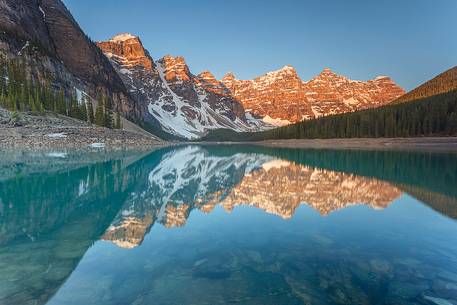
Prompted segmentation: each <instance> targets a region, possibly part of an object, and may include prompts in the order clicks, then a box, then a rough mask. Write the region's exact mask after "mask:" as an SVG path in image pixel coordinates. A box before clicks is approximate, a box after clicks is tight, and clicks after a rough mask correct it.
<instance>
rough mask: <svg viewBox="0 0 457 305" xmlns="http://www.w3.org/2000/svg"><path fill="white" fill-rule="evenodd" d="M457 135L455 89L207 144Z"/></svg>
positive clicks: (223, 134)
mask: <svg viewBox="0 0 457 305" xmlns="http://www.w3.org/2000/svg"><path fill="white" fill-rule="evenodd" d="M451 135H454V136H455V135H457V90H453V91H450V92H447V93H442V94H439V95H434V96H430V97H427V98H423V99H419V100H416V101H413V102H408V103H398V104H391V105H387V106H384V107H379V108H376V109H369V110H364V111H357V112H352V113H346V114H340V115H334V116H327V117H322V118H318V119H315V120H309V121H303V122H300V123H297V124H294V125H289V126H285V127H281V128H277V129H273V130H269V131H265V132H259V133H251V134H249V133H243V134H236V133H230V132H228V131H226V130H219V131H217V132H214V133H210V134H208V135H207V136H206V137H205V138H204V140H206V141H242V140H244V141H261V140H269V139H316V138H322V139H328V138H379V137H418V136H451Z"/></svg>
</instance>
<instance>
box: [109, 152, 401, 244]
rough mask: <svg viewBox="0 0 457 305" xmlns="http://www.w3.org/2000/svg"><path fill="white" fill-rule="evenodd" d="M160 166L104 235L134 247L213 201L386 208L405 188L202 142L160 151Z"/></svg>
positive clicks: (229, 206) (278, 210)
mask: <svg viewBox="0 0 457 305" xmlns="http://www.w3.org/2000/svg"><path fill="white" fill-rule="evenodd" d="M158 164H159V165H158V166H157V167H156V168H154V169H152V170H151V172H150V173H149V176H148V181H147V182H146V183H145V184H144V185H142V187H141V189H140V190H138V191H137V192H134V193H133V194H132V195H131V196H130V198H129V199H127V201H126V203H125V204H124V207H123V208H122V210H121V212H119V213H118V215H117V216H116V218H115V220H114V221H113V223H112V225H111V226H110V228H109V229H108V230H107V232H106V233H105V235H104V237H103V238H104V239H105V240H109V241H112V242H113V243H115V244H117V245H119V246H121V247H125V248H132V247H135V246H137V245H139V244H141V242H142V241H143V239H144V235H145V234H147V233H148V232H149V230H150V228H151V227H152V226H153V225H154V224H155V223H157V222H158V223H161V224H162V225H163V226H165V227H167V228H173V227H181V226H184V225H185V224H186V222H187V219H188V217H189V215H190V214H191V212H192V211H193V210H195V209H198V210H201V211H202V212H205V213H209V212H211V211H212V210H213V209H214V208H215V207H216V206H217V205H220V206H222V207H223V208H224V209H226V210H227V211H229V212H230V211H232V210H233V209H234V208H235V207H237V206H241V205H250V206H253V207H256V208H259V209H261V210H264V211H265V212H267V213H271V214H274V215H277V216H279V217H281V218H284V219H288V218H291V217H292V216H293V215H294V213H295V210H296V209H297V208H298V207H299V206H300V205H302V204H306V205H308V206H310V207H312V208H313V209H315V210H316V211H317V212H318V213H320V214H321V215H324V216H325V215H328V214H329V213H331V212H334V211H337V210H339V209H343V208H346V207H348V206H352V205H360V204H364V205H368V206H370V207H372V208H374V209H383V208H386V207H387V206H388V205H389V204H391V203H392V202H393V201H394V200H395V199H397V198H398V197H399V196H400V195H401V194H402V192H401V191H400V190H399V189H398V188H396V187H394V186H392V185H390V184H389V183H386V182H382V181H379V180H376V179H371V178H366V177H361V176H356V175H353V174H346V173H340V172H334V171H330V170H322V169H317V168H313V167H308V166H304V165H301V164H296V163H293V162H289V161H285V160H281V159H276V158H275V157H271V156H267V155H262V154H253V153H238V154H234V155H231V156H217V155H212V154H211V153H210V152H209V151H208V150H206V149H204V148H201V147H199V146H188V147H185V148H182V149H177V150H174V151H171V152H168V153H165V154H164V155H163V156H162V158H161V160H160V162H159V163H158Z"/></svg>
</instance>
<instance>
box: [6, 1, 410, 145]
mask: <svg viewBox="0 0 457 305" xmlns="http://www.w3.org/2000/svg"><path fill="white" fill-rule="evenodd" d="M0 29H1V32H0V52H1V53H2V54H3V55H4V56H6V57H7V58H9V59H14V58H20V59H21V61H23V62H24V63H25V66H26V67H27V68H26V74H28V77H29V78H30V79H31V80H32V81H33V82H35V83H36V82H44V81H45V80H49V79H50V80H51V87H52V88H54V89H55V90H56V91H59V90H63V92H64V94H65V96H66V97H68V98H69V97H71V95H72V94H73V92H74V91H75V90H76V92H77V95H78V101H79V103H82V101H83V100H89V101H90V102H91V103H92V104H93V105H94V106H96V105H97V104H98V103H99V101H100V99H101V98H100V97H101V96H102V97H103V96H107V97H109V98H110V99H111V100H112V107H113V111H115V112H117V113H120V114H121V115H122V116H123V117H124V118H126V119H128V120H130V121H131V122H133V123H136V124H137V125H139V126H140V127H142V128H143V129H145V130H147V131H149V132H152V133H154V134H156V135H159V136H160V137H162V138H165V139H198V138H200V137H202V136H204V135H205V134H207V133H208V131H211V130H215V129H230V130H234V131H237V132H251V131H262V130H267V129H271V128H274V127H277V126H282V125H287V124H290V123H295V122H299V121H302V120H304V119H305V120H306V119H312V118H316V117H321V116H327V115H330V114H337V113H343V112H352V111H356V110H360V109H366V108H374V107H378V106H381V105H385V104H387V103H389V102H391V101H393V100H395V99H397V98H398V97H400V96H401V95H403V94H404V90H403V89H402V88H400V87H399V86H398V85H396V84H395V82H394V81H393V80H391V79H390V78H389V77H385V76H379V77H376V78H374V79H373V80H369V81H365V82H364V81H354V80H350V79H348V78H346V77H344V76H340V75H337V74H336V73H334V72H332V71H331V70H330V69H328V68H326V69H324V70H323V71H322V73H320V74H319V75H318V76H316V77H315V78H313V79H311V80H309V81H303V80H301V79H300V77H299V76H298V75H297V72H296V70H295V69H294V68H293V67H291V66H285V67H283V68H282V69H280V70H277V71H273V72H269V73H267V74H265V75H263V76H259V77H257V78H255V79H253V80H239V79H237V78H236V77H235V76H234V74H232V73H228V74H226V75H225V76H224V77H223V78H222V79H220V80H218V79H217V78H216V77H215V76H214V75H213V74H212V73H211V72H209V71H204V72H202V73H199V74H193V73H192V72H191V71H190V69H189V67H188V66H187V64H186V62H185V59H184V58H183V57H173V56H169V55H167V56H164V57H163V58H160V59H157V60H154V59H153V58H152V57H151V56H150V54H149V52H148V51H147V50H145V48H144V47H143V44H142V42H141V40H140V38H138V37H136V36H134V35H131V34H119V35H116V36H114V37H113V38H111V39H109V40H107V41H103V42H97V43H94V42H92V41H91V39H89V38H88V36H87V35H86V34H85V33H84V32H83V31H82V30H81V28H80V27H79V25H78V23H77V22H76V20H75V19H74V18H73V16H72V15H71V13H70V12H69V11H68V9H67V8H66V7H65V5H64V4H63V3H62V2H61V1H60V0H28V1H17V0H5V1H2V2H1V3H0ZM94 109H95V107H94Z"/></svg>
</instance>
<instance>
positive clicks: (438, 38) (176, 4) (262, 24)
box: [64, 0, 457, 90]
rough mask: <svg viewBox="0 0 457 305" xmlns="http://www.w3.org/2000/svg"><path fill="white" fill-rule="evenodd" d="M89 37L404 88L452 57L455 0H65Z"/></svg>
mask: <svg viewBox="0 0 457 305" xmlns="http://www.w3.org/2000/svg"><path fill="white" fill-rule="evenodd" d="M64 2H65V4H66V5H67V7H68V8H69V9H70V11H71V12H72V13H73V15H74V17H75V18H76V20H77V21H78V22H79V24H80V25H81V27H82V28H83V30H84V31H85V32H86V33H87V34H88V35H89V36H90V37H91V38H92V39H93V40H106V39H108V38H110V37H111V36H113V35H115V34H117V33H121V32H130V33H132V34H136V35H138V36H140V38H141V39H142V41H143V44H144V45H145V46H146V48H147V49H148V50H149V52H150V54H151V55H152V57H153V58H154V59H158V58H160V57H162V56H164V55H166V54H171V55H175V56H177V55H182V56H184V57H185V58H186V61H187V64H188V65H189V67H190V69H191V71H192V72H193V73H195V74H197V73H199V72H201V71H203V70H210V71H211V72H213V73H214V74H215V75H216V76H217V77H222V76H223V75H224V74H225V73H226V72H228V71H232V72H233V73H234V74H235V75H236V76H237V78H239V79H251V78H253V77H255V76H258V75H262V74H264V73H266V72H268V71H271V70H275V69H279V68H281V67H282V66H284V65H286V64H290V65H292V66H294V67H295V68H296V69H297V72H298V74H299V75H300V76H301V77H302V78H303V79H304V80H308V79H310V78H312V77H313V76H314V75H316V74H318V73H319V72H320V71H321V70H322V69H323V68H324V67H330V68H331V69H332V70H334V71H335V72H337V73H339V74H343V75H346V76H348V77H350V78H352V79H359V80H367V79H371V78H374V77H375V76H377V75H389V76H391V77H392V78H393V79H394V80H395V81H397V83H399V84H400V85H401V86H403V87H404V88H406V89H408V90H409V89H412V88H414V87H416V86H417V85H419V84H420V83H422V82H424V81H426V80H428V79H430V78H432V77H433V76H435V75H437V74H439V73H441V72H443V71H444V70H447V69H448V68H451V67H453V66H455V65H457V18H456V15H457V1H456V0H427V1H426V0H379V1H366V0H344V1H343V0H321V1H317V0H315V1H306V0H276V1H270V0H244V1H243V0H230V1H228V0H173V1H170V0H129V1H126V0H64Z"/></svg>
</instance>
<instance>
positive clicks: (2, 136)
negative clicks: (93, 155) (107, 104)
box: [0, 108, 166, 149]
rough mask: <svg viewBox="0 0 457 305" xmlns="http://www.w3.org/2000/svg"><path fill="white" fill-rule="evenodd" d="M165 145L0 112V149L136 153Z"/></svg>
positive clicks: (51, 117)
mask: <svg viewBox="0 0 457 305" xmlns="http://www.w3.org/2000/svg"><path fill="white" fill-rule="evenodd" d="M165 144H166V143H165V142H163V141H162V140H160V139H158V138H156V137H154V136H152V135H148V134H146V133H139V132H133V131H127V130H114V129H108V128H103V127H96V126H93V125H90V124H87V123H85V122H81V121H78V120H75V119H72V118H69V117H65V116H61V115H56V114H53V113H46V114H45V115H32V114H27V113H20V114H19V115H18V116H17V117H16V118H15V117H14V116H13V114H12V113H11V112H10V111H7V110H4V109H1V108H0V149H13V148H14V149H58V148H78V149H85V148H87V149H102V148H108V149H126V148H128V149H138V148H153V147H157V146H163V145H165Z"/></svg>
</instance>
